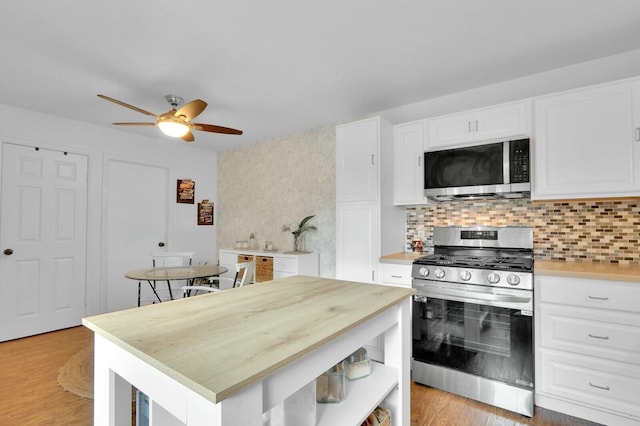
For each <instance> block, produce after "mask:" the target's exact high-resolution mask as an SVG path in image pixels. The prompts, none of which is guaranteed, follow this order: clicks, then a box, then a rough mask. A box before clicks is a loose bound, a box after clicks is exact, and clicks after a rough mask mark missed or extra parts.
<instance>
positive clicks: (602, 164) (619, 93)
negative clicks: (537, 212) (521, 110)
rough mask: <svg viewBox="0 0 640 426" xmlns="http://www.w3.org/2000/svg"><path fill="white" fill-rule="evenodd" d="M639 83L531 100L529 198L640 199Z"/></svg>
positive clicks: (614, 84)
mask: <svg viewBox="0 0 640 426" xmlns="http://www.w3.org/2000/svg"><path fill="white" fill-rule="evenodd" d="M639 90H640V82H638V81H633V80H631V81H624V82H617V83H613V84H606V85H600V86H594V87H589V88H585V89H580V90H573V91H570V92H564V93H561V94H556V95H551V96H545V97H541V98H537V99H535V100H534V101H533V105H534V106H533V109H534V117H535V124H534V132H533V135H534V142H533V143H532V147H533V160H534V163H533V182H532V184H533V185H532V193H531V198H532V199H570V198H602V197H620V196H637V195H640V146H639V142H638V140H639V137H640V135H638V131H639V130H638V129H639V128H640V108H639V105H638V102H639V100H640V97H639V95H640V92H639Z"/></svg>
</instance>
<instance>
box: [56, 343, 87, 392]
mask: <svg viewBox="0 0 640 426" xmlns="http://www.w3.org/2000/svg"><path fill="white" fill-rule="evenodd" d="M58 383H60V386H62V388H63V389H64V390H66V391H69V392H71V393H73V394H75V395H78V396H81V397H84V398H93V348H86V349H83V350H81V351H80V352H78V353H76V354H74V355H73V356H72V357H71V358H69V361H67V362H66V363H65V364H64V365H63V366H62V367H60V369H59V370H58Z"/></svg>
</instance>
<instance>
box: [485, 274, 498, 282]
mask: <svg viewBox="0 0 640 426" xmlns="http://www.w3.org/2000/svg"><path fill="white" fill-rule="evenodd" d="M487 280H488V281H489V282H490V283H491V284H497V283H498V281H500V275H498V274H496V273H495V272H492V273H490V274H489V275H488V276H487Z"/></svg>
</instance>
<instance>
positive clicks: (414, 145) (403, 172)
mask: <svg viewBox="0 0 640 426" xmlns="http://www.w3.org/2000/svg"><path fill="white" fill-rule="evenodd" d="M425 124H426V122H425V120H420V121H414V122H411V123H404V124H399V125H397V126H395V127H394V128H393V158H394V169H393V173H394V178H393V182H394V191H393V202H394V204H395V205H412V204H426V203H427V199H426V197H425V196H424V164H423V162H424V145H425V133H426V132H425Z"/></svg>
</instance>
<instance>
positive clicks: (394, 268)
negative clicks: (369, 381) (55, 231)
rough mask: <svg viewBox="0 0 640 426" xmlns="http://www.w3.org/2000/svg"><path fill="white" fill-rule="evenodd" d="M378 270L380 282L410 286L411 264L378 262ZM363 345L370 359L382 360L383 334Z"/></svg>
mask: <svg viewBox="0 0 640 426" xmlns="http://www.w3.org/2000/svg"><path fill="white" fill-rule="evenodd" d="M378 271H380V280H381V282H380V284H383V285H393V286H398V287H407V288H411V264H401V263H386V262H380V263H379V264H378ZM364 347H365V349H366V350H367V353H368V354H369V357H370V358H371V359H373V360H375V361H379V362H384V339H383V336H378V337H377V338H375V339H373V340H371V341H370V342H368V343H367V344H366V345H364Z"/></svg>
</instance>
